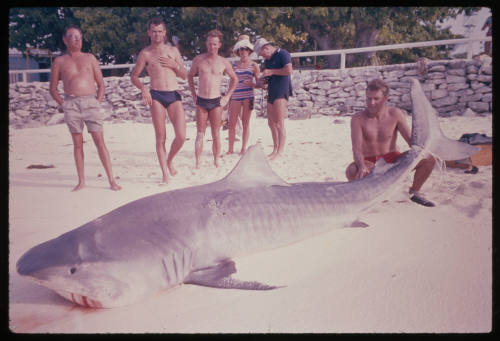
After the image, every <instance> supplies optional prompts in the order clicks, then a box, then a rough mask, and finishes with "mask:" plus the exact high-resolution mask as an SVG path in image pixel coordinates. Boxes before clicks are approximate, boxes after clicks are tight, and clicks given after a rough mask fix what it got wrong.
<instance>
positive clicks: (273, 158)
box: [269, 153, 281, 160]
mask: <svg viewBox="0 0 500 341" xmlns="http://www.w3.org/2000/svg"><path fill="white" fill-rule="evenodd" d="M273 154H274V155H273ZM280 157H281V154H280V153H272V154H271V155H269V160H276V159H278V158H280Z"/></svg>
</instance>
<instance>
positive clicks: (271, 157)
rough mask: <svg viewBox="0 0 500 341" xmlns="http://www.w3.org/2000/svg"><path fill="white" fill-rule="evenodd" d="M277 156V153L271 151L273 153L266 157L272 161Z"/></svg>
mask: <svg viewBox="0 0 500 341" xmlns="http://www.w3.org/2000/svg"><path fill="white" fill-rule="evenodd" d="M277 154H278V152H277V151H275V150H273V152H272V153H271V154H269V155H268V156H267V157H268V158H269V159H270V160H273V159H274V158H275V157H276V155H277Z"/></svg>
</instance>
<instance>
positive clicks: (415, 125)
mask: <svg viewBox="0 0 500 341" xmlns="http://www.w3.org/2000/svg"><path fill="white" fill-rule="evenodd" d="M411 100H412V108H413V120H412V135H411V145H412V146H418V147H421V148H423V149H424V150H425V151H427V152H428V153H430V154H432V155H435V156H437V157H439V158H440V159H441V160H446V161H447V160H460V159H465V158H467V157H470V156H472V155H474V154H475V153H476V152H477V151H478V150H479V148H478V147H474V146H471V145H469V144H467V143H463V142H460V141H456V140H451V139H449V138H448V137H446V136H445V135H444V134H443V131H442V130H441V128H440V126H439V121H438V118H437V113H436V110H435V109H434V108H433V107H432V105H431V103H430V102H429V100H428V99H427V97H426V96H425V93H424V91H423V89H422V86H421V85H420V82H419V81H418V80H417V79H415V78H413V79H412V87H411Z"/></svg>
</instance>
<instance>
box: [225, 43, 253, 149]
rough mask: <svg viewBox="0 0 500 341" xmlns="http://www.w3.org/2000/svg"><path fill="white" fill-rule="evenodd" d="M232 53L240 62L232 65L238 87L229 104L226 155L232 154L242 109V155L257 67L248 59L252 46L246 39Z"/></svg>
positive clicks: (246, 139) (247, 131) (245, 146)
mask: <svg viewBox="0 0 500 341" xmlns="http://www.w3.org/2000/svg"><path fill="white" fill-rule="evenodd" d="M233 51H234V52H235V53H236V54H237V55H238V56H239V57H240V61H239V62H236V63H235V64H233V69H234V72H235V73H236V75H237V76H238V85H237V86H236V90H234V93H233V95H232V96H231V101H230V103H229V134H228V135H229V148H228V152H227V153H228V154H232V153H234V151H233V146H234V140H235V137H236V123H237V122H238V117H239V116H240V113H241V111H242V109H243V114H242V116H241V121H242V124H243V136H242V142H241V152H240V155H243V154H244V153H245V151H246V148H247V142H248V137H249V126H250V116H251V114H252V109H253V102H254V95H253V88H255V87H256V83H254V82H253V78H255V82H257V80H258V79H259V76H260V69H259V66H258V65H257V64H256V63H255V62H253V61H252V59H250V54H251V53H252V52H253V45H252V44H251V43H250V41H249V40H248V39H243V40H239V41H238V42H237V43H236V45H235V46H234V48H233Z"/></svg>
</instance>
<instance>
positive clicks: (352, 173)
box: [345, 163, 358, 181]
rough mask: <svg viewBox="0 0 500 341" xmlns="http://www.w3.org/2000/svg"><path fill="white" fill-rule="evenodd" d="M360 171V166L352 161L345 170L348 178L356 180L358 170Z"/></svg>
mask: <svg viewBox="0 0 500 341" xmlns="http://www.w3.org/2000/svg"><path fill="white" fill-rule="evenodd" d="M357 171H358V168H357V167H356V164H355V163H351V164H350V165H349V166H347V168H346V170H345V176H346V178H347V180H349V181H352V180H354V177H355V176H356V172H357Z"/></svg>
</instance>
